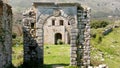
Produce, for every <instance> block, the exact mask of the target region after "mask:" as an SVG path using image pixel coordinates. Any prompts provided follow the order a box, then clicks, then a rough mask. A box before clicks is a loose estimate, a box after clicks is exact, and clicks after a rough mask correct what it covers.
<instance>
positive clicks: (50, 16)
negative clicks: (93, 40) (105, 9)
mask: <svg viewBox="0 0 120 68" xmlns="http://www.w3.org/2000/svg"><path fill="white" fill-rule="evenodd" d="M23 35H24V64H28V62H31V61H32V63H33V62H35V63H36V64H41V65H43V58H44V57H43V54H44V52H43V51H44V48H43V47H44V43H48V44H49V43H50V44H55V43H56V40H58V39H61V40H62V41H64V42H65V43H70V46H71V49H70V52H71V54H70V65H73V66H74V65H76V66H84V67H85V68H87V66H89V65H90V9H89V8H84V7H82V6H81V5H80V4H79V3H53V2H34V3H33V8H31V9H29V10H27V11H26V12H24V13H23Z"/></svg>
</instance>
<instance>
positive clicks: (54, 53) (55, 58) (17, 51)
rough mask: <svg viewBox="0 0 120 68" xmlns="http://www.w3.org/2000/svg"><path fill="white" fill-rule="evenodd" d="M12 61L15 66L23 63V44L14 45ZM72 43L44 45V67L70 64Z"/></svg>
mask: <svg viewBox="0 0 120 68" xmlns="http://www.w3.org/2000/svg"><path fill="white" fill-rule="evenodd" d="M12 63H13V65H14V66H15V67H18V66H20V65H21V64H22V63H23V46H22V45H20V46H14V47H13V54H12ZM69 64H70V45H44V65H45V66H44V68H52V66H53V65H62V66H69Z"/></svg>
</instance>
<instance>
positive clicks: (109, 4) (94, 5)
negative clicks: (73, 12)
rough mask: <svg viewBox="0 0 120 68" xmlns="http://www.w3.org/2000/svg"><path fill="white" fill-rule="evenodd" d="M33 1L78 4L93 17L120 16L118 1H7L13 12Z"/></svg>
mask: <svg viewBox="0 0 120 68" xmlns="http://www.w3.org/2000/svg"><path fill="white" fill-rule="evenodd" d="M33 1H43V2H45V1H51V2H78V3H81V4H83V5H87V6H89V7H91V9H92V16H93V17H107V16H109V15H113V16H120V0H74V1H73V0H9V3H10V4H11V5H12V6H13V9H14V11H23V9H25V8H28V7H30V6H31V5H32V2H33Z"/></svg>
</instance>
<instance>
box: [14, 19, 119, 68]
mask: <svg viewBox="0 0 120 68" xmlns="http://www.w3.org/2000/svg"><path fill="white" fill-rule="evenodd" d="M105 22H107V21H105ZM97 23H99V22H97ZM109 25H113V23H108V24H107V25H106V27H108V26H109ZM106 27H101V28H91V65H92V66H98V65H100V64H106V65H107V66H108V67H109V68H120V65H119V64H120V58H119V57H120V27H117V28H112V29H113V30H112V31H111V32H109V33H108V34H107V35H103V33H102V32H103V31H104V30H105V29H106ZM13 41H14V45H13V55H12V56H13V60H12V62H13V65H14V66H15V67H18V66H20V65H21V64H22V63H23V44H22V42H21V41H22V38H21V37H16V38H15V39H13ZM69 62H70V46H69V45H64V44H63V45H44V64H45V66H44V68H52V66H53V65H62V66H65V68H77V67H72V66H69Z"/></svg>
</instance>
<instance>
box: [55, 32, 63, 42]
mask: <svg viewBox="0 0 120 68" xmlns="http://www.w3.org/2000/svg"><path fill="white" fill-rule="evenodd" d="M59 40H62V34H61V33H56V34H55V44H57V43H58V41H59Z"/></svg>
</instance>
